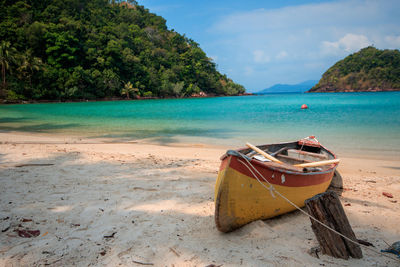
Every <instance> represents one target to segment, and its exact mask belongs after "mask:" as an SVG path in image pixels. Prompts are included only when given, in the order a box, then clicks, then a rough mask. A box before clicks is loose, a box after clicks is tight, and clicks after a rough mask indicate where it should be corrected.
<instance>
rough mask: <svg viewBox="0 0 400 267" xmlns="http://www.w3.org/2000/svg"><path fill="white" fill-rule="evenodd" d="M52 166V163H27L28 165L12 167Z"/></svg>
mask: <svg viewBox="0 0 400 267" xmlns="http://www.w3.org/2000/svg"><path fill="white" fill-rule="evenodd" d="M53 165H54V164H52V163H28V164H19V165H15V166H14V167H16V168H21V167H36V166H53Z"/></svg>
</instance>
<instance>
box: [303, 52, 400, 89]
mask: <svg viewBox="0 0 400 267" xmlns="http://www.w3.org/2000/svg"><path fill="white" fill-rule="evenodd" d="M392 90H400V52H399V50H388V49H385V50H379V49H376V48H375V47H372V46H370V47H366V48H363V49H361V50H360V51H359V52H357V53H354V54H352V55H349V56H347V57H346V58H345V59H343V60H340V61H338V62H337V63H336V64H335V65H333V66H332V67H331V68H330V69H328V70H327V71H326V72H325V73H324V74H323V75H322V78H321V80H320V81H319V82H318V84H316V85H315V86H314V87H313V88H312V89H311V90H310V91H309V92H359V91H392Z"/></svg>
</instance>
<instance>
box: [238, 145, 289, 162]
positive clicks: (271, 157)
mask: <svg viewBox="0 0 400 267" xmlns="http://www.w3.org/2000/svg"><path fill="white" fill-rule="evenodd" d="M246 146H248V147H249V148H251V149H253V150H254V151H256V152H258V153H260V154H261V155H263V156H264V157H266V158H267V159H269V160H271V161H273V162H276V163H280V164H283V162H282V161H280V160H279V159H277V158H274V157H273V156H271V155H270V154H268V153H267V152H265V151H262V150H261V149H259V148H258V147H256V146H254V145H252V144H250V143H246Z"/></svg>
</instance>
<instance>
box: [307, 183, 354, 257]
mask: <svg viewBox="0 0 400 267" xmlns="http://www.w3.org/2000/svg"><path fill="white" fill-rule="evenodd" d="M305 204H306V207H307V211H308V213H309V214H310V215H312V216H313V217H314V218H316V219H317V220H319V221H321V222H323V223H324V224H326V225H328V226H329V227H331V228H332V229H335V230H336V231H337V232H339V233H341V234H343V235H344V236H347V237H348V238H350V239H351V240H353V241H354V242H356V243H357V244H355V243H353V242H350V241H348V240H346V239H345V238H343V237H341V236H340V235H338V234H336V233H335V232H333V231H331V230H329V229H328V228H326V227H325V226H323V225H321V224H320V223H318V222H316V221H315V220H313V219H311V218H310V220H311V228H312V229H313V231H314V234H315V236H316V237H317V240H318V242H319V244H320V246H321V251H322V253H324V254H327V255H330V256H333V257H336V258H342V259H346V260H347V259H348V258H349V257H353V258H357V259H361V258H362V251H361V247H360V245H359V244H358V241H357V238H356V236H355V234H354V232H353V229H352V228H351V226H350V223H349V220H348V219H347V216H346V213H345V212H344V210H343V207H342V204H341V203H340V200H339V198H338V196H337V195H336V193H335V192H332V191H330V192H325V193H322V194H318V195H316V196H314V197H312V198H309V199H307V200H306V201H305Z"/></svg>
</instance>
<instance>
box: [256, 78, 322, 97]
mask: <svg viewBox="0 0 400 267" xmlns="http://www.w3.org/2000/svg"><path fill="white" fill-rule="evenodd" d="M317 82H318V81H315V80H309V81H305V82H302V83H298V84H275V85H273V86H271V87H268V88H266V89H264V90H261V91H259V92H257V93H255V94H259V95H264V94H278V93H304V92H306V91H308V90H310V89H311V88H312V87H313V86H314V85H315V84H316V83H317Z"/></svg>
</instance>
